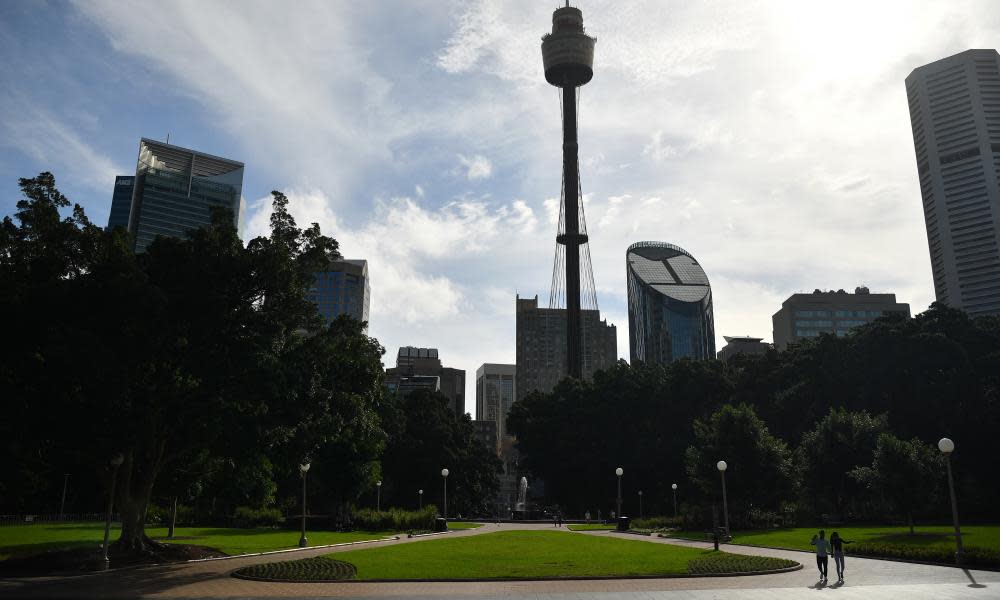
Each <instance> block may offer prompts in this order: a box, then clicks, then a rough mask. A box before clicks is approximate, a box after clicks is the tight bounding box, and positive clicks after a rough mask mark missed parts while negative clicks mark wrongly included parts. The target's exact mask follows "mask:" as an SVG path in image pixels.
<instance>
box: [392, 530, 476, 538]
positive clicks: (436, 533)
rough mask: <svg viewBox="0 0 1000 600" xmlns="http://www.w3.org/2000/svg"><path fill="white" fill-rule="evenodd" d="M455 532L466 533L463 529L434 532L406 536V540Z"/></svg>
mask: <svg viewBox="0 0 1000 600" xmlns="http://www.w3.org/2000/svg"><path fill="white" fill-rule="evenodd" d="M475 529H479V528H478V527H476V528H475ZM455 531H464V530H463V529H449V530H448V531H432V532H431V533H418V534H416V535H408V536H406V539H415V538H422V537H429V536H432V535H444V534H446V533H453V532H455ZM396 539H399V537H398V536H397V537H396Z"/></svg>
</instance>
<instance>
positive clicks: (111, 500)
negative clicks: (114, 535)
mask: <svg viewBox="0 0 1000 600" xmlns="http://www.w3.org/2000/svg"><path fill="white" fill-rule="evenodd" d="M123 462H125V457H124V456H122V455H121V454H116V455H115V456H114V457H113V458H112V459H111V466H112V467H114V469H112V471H111V493H110V494H108V513H107V515H106V516H105V517H104V562H103V563H102V565H103V566H102V567H101V569H102V570H104V571H107V570H108V569H109V568H110V567H111V561H110V560H109V559H108V537H109V536H110V535H111V510H112V509H113V508H114V505H115V483H117V482H118V467H120V466H122V463H123Z"/></svg>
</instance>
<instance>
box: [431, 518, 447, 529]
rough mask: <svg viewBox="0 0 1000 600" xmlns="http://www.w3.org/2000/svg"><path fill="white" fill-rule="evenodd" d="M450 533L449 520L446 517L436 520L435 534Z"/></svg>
mask: <svg viewBox="0 0 1000 600" xmlns="http://www.w3.org/2000/svg"><path fill="white" fill-rule="evenodd" d="M439 531H448V520H447V519H445V518H444V517H438V518H436V519H434V532H435V533H437V532H439Z"/></svg>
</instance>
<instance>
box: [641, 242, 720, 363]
mask: <svg viewBox="0 0 1000 600" xmlns="http://www.w3.org/2000/svg"><path fill="white" fill-rule="evenodd" d="M625 268H626V271H627V277H628V328H629V346H630V347H631V355H632V363H633V364H637V363H639V362H644V363H650V364H667V363H670V362H673V361H675V360H680V359H682V358H695V359H707V358H715V319H714V317H713V315H712V287H711V286H710V285H709V283H708V276H707V275H705V271H704V270H703V269H702V268H701V265H699V264H698V261H697V260H695V259H694V257H693V256H691V254H690V253H688V252H687V251H686V250H684V249H683V248H679V247H677V246H674V245H673V244H667V243H664V242H637V243H635V244H632V245H631V246H629V249H628V251H627V252H626V253H625Z"/></svg>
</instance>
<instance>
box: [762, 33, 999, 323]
mask: <svg viewBox="0 0 1000 600" xmlns="http://www.w3.org/2000/svg"><path fill="white" fill-rule="evenodd" d="M906 96H907V100H908V101H909V105H910V124H911V125H912V128H913V146H914V150H915V151H916V156H917V174H918V176H919V179H920V195H921V197H922V198H923V209H924V221H925V223H926V225H927V243H928V246H929V249H930V255H931V270H932V272H933V275H934V294H935V296H936V297H937V300H938V302H941V303H943V304H947V305H949V306H951V307H953V308H959V309H962V310H964V311H966V312H967V313H969V315H972V316H978V315H998V314H1000V248H998V244H1000V54H997V51H996V50H967V51H965V52H962V53H960V54H956V55H955V56H950V57H948V58H944V59H941V60H939V61H936V62H933V63H931V64H929V65H924V66H922V67H919V68H917V69H914V70H913V72H912V73H910V76H909V77H907V78H906ZM775 341H777V340H775Z"/></svg>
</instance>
